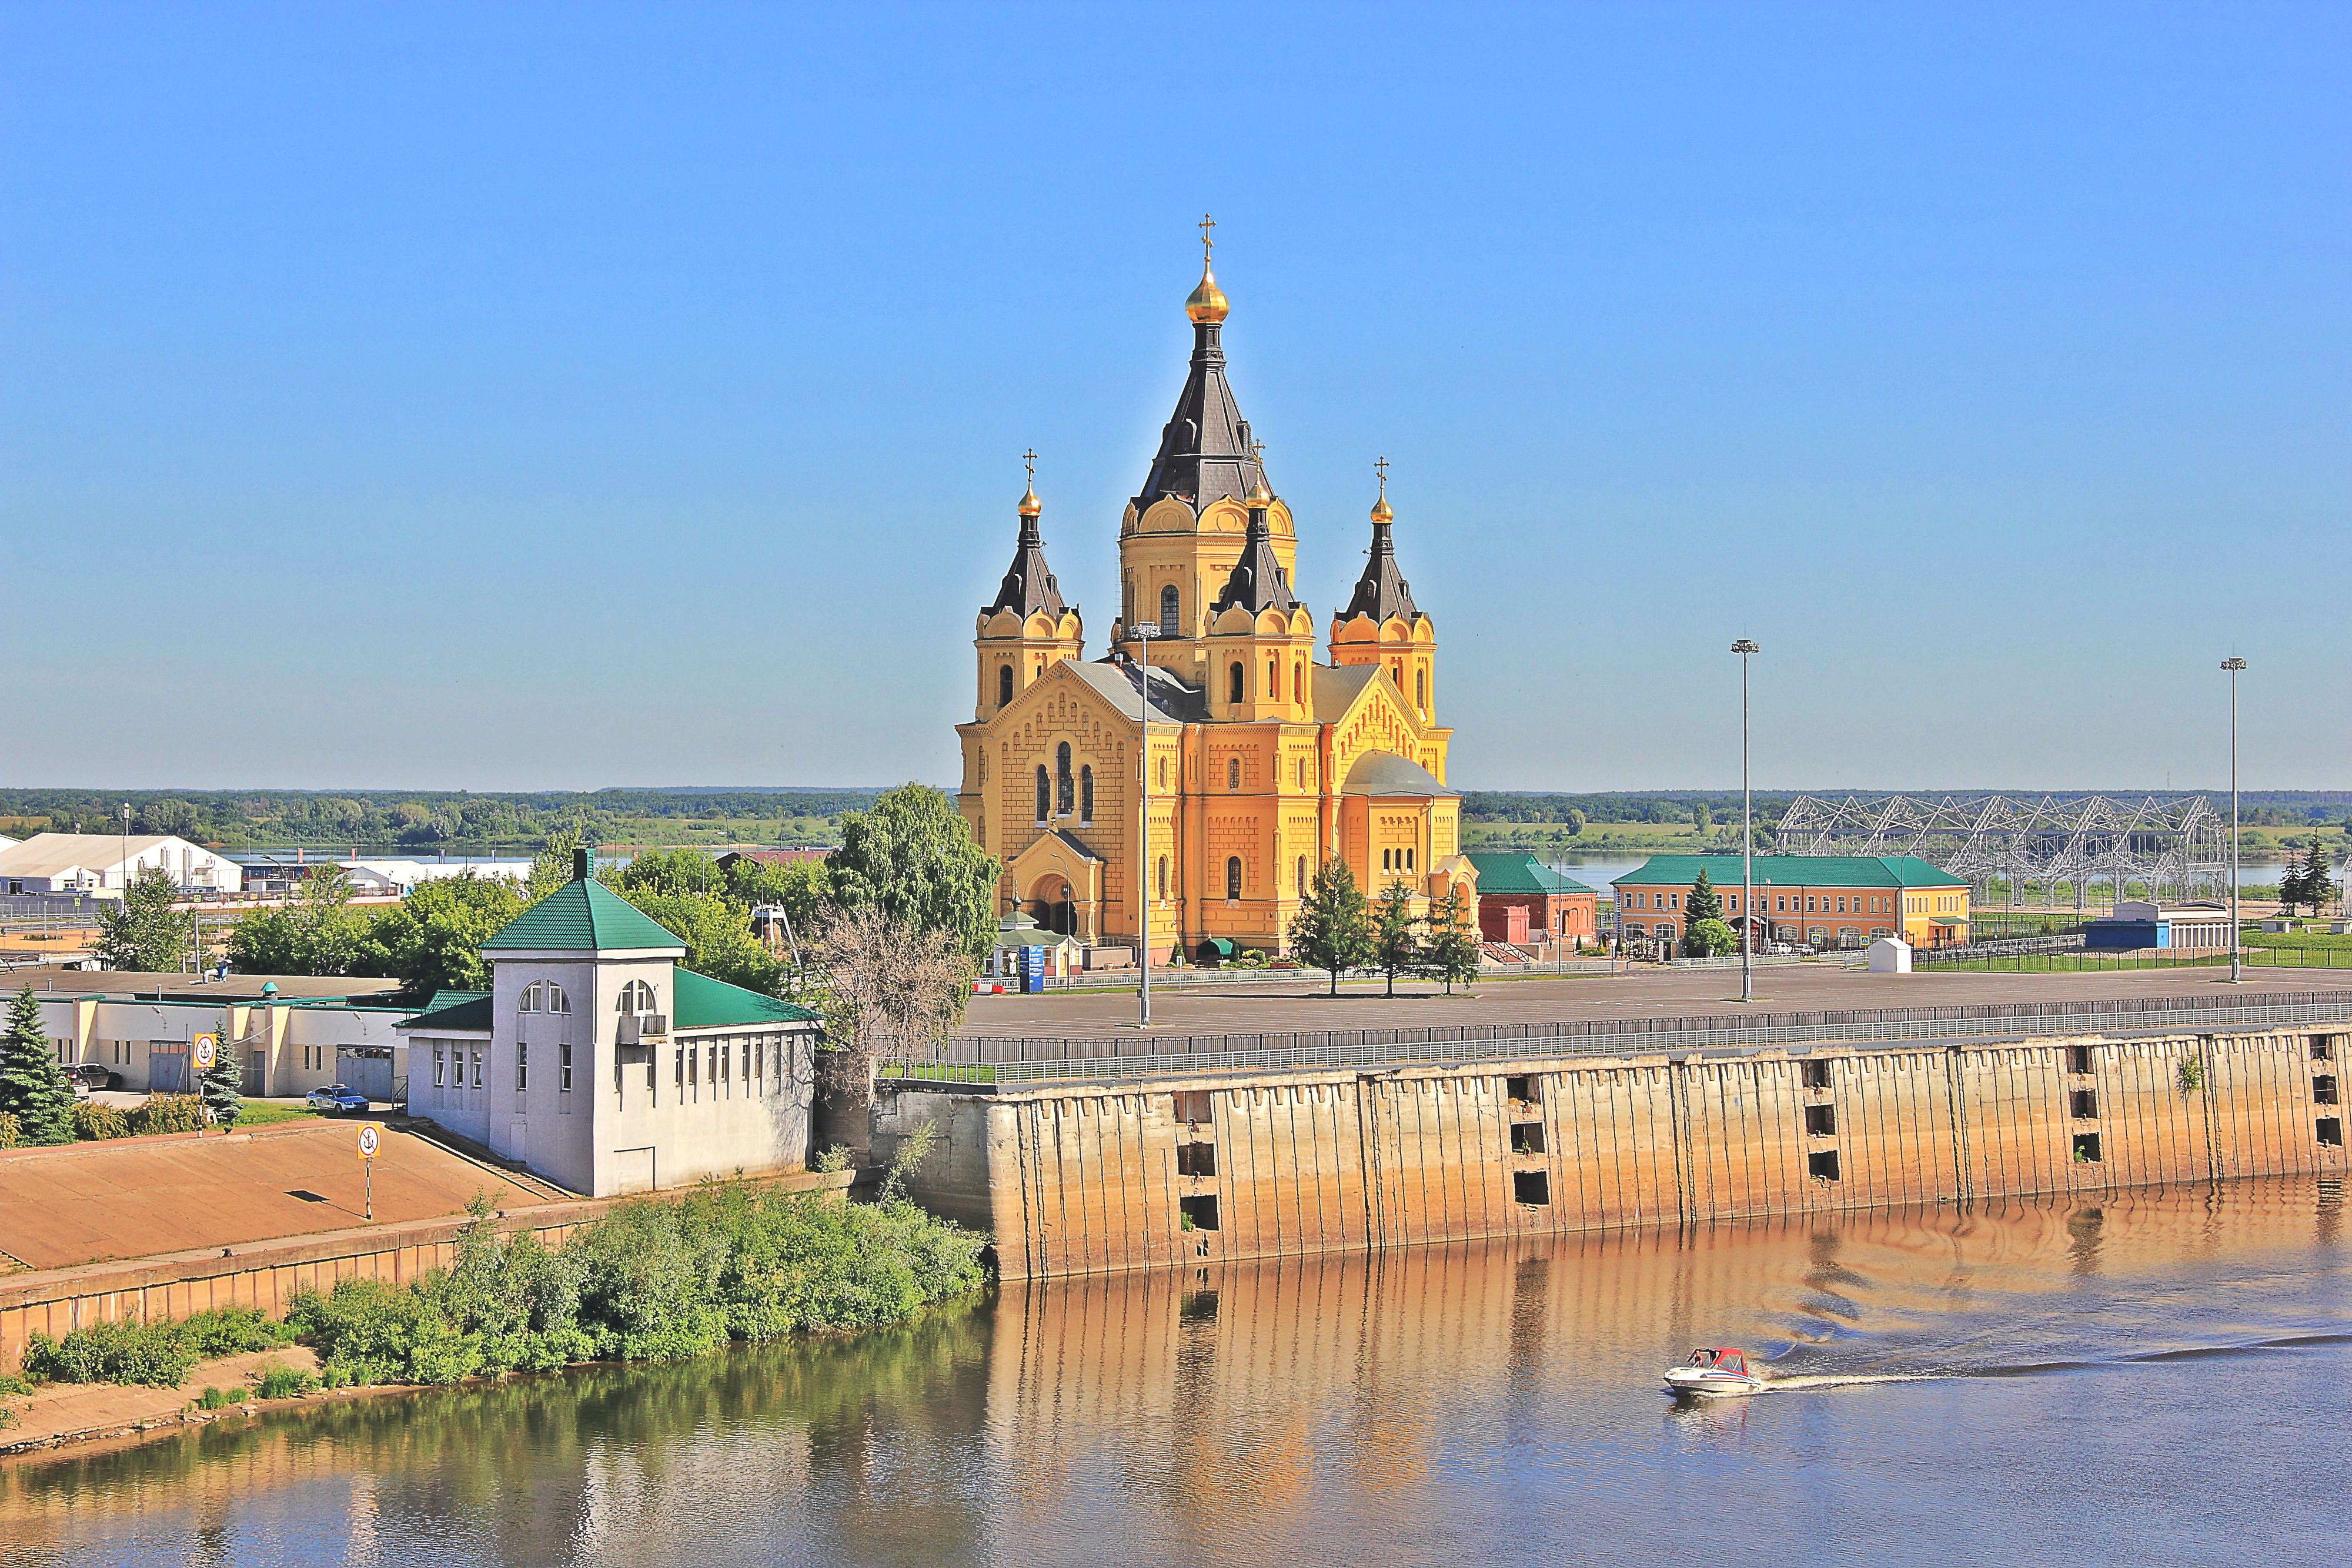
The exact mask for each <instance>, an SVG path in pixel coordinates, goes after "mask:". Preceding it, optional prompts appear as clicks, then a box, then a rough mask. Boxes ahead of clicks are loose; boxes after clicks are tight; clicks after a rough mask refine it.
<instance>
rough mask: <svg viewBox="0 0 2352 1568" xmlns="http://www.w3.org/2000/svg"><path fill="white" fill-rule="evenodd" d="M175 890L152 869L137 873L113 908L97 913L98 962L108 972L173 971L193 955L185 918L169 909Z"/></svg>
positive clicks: (191, 936) (190, 929) (190, 925)
mask: <svg viewBox="0 0 2352 1568" xmlns="http://www.w3.org/2000/svg"><path fill="white" fill-rule="evenodd" d="M178 897H179V890H178V889H176V888H174V887H173V885H172V879H171V877H169V876H168V875H166V874H165V873H163V871H162V870H160V869H159V868H157V867H154V866H146V867H142V869H141V871H140V873H139V874H138V875H137V876H136V877H134V878H132V879H131V886H130V887H129V889H127V890H126V891H125V892H124V893H123V894H122V897H121V901H120V903H119V904H117V905H116V906H115V907H113V908H102V909H100V911H99V912H98V933H99V935H98V956H100V958H102V959H104V960H105V961H106V967H108V968H110V969H132V970H143V971H150V972H152V971H160V970H173V971H176V970H178V969H179V968H180V967H182V966H183V965H184V964H185V962H186V961H187V958H188V955H189V954H190V953H191V952H192V951H193V950H194V949H193V946H192V944H193V942H194V932H195V927H194V924H193V922H192V919H191V917H190V916H188V915H182V914H179V913H178V912H176V911H174V910H173V907H172V904H173V900H174V899H176V898H178Z"/></svg>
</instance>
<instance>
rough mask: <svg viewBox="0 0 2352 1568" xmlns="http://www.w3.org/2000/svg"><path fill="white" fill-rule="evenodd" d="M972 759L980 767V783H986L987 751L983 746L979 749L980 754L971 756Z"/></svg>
mask: <svg viewBox="0 0 2352 1568" xmlns="http://www.w3.org/2000/svg"><path fill="white" fill-rule="evenodd" d="M973 760H974V761H975V762H976V763H977V764H978V765H979V768H980V781H981V782H982V783H983V784H985V783H987V782H988V752H987V751H986V750H985V749H984V748H983V749H982V751H981V753H980V755H979V756H978V757H976V758H973Z"/></svg>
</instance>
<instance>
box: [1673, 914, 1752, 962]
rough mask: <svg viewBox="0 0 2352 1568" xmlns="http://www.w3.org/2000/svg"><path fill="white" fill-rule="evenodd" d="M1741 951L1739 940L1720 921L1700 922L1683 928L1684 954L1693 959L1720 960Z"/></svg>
mask: <svg viewBox="0 0 2352 1568" xmlns="http://www.w3.org/2000/svg"><path fill="white" fill-rule="evenodd" d="M1738 951H1739V938H1738V937H1737V936H1733V935H1732V932H1731V927H1730V925H1727V924H1726V923H1725V922H1723V921H1720V920H1700V921H1696V922H1694V923H1692V924H1691V925H1686V926H1685V927H1683V953H1684V956H1686V957H1692V958H1720V957H1724V956H1727V955H1728V954H1732V953H1737V952H1738Z"/></svg>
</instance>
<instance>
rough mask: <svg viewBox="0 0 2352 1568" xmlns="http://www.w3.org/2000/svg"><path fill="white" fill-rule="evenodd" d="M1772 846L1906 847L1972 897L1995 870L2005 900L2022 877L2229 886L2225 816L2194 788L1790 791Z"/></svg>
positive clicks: (2080, 893) (2169, 892)
mask: <svg viewBox="0 0 2352 1568" xmlns="http://www.w3.org/2000/svg"><path fill="white" fill-rule="evenodd" d="M1775 847H1776V849H1777V851H1778V852H1780V853H1781V854H1801V855H1916V856H1918V857H1919V858H1920V859H1921V860H1924V861H1927V862H1930V863H1931V864H1934V865H1936V866H1937V867H1939V868H1940V869H1942V870H1944V871H1946V872H1948V873H1951V874H1952V875H1954V876H1956V877H1959V878H1962V879H1964V880H1966V881H1967V882H1968V883H1970V884H1971V886H1972V887H1973V888H1974V890H1975V900H1974V901H1975V902H1976V903H1977V904H1979V906H1981V905H1982V904H1983V901H1984V895H1985V884H1986V883H1987V882H1988V881H1989V880H1990V879H1992V878H1996V877H1998V878H2002V879H2005V880H2006V881H2007V882H2008V883H2009V886H2010V890H2011V896H2010V899H2009V900H2005V901H2004V902H2005V903H2008V902H2014V901H2015V900H2016V898H2017V896H2018V894H2019V891H2020V890H2021V888H2022V886H2023V885H2024V884H2025V883H2039V884H2040V885H2041V888H2042V897H2043V899H2045V900H2047V899H2049V898H2050V896H2051V895H2050V892H2049V890H2050V889H2052V888H2053V887H2055V886H2056V885H2057V884H2058V883H2071V884H2072V897H2071V899H2070V902H2071V903H2072V904H2074V907H2076V908H2078V909H2079V908H2081V907H2083V906H2084V901H2085V896H2086V890H2087V888H2088V886H2089V885H2090V884H2092V883H2105V882H2113V883H2116V886H2117V888H2118V889H2119V890H2120V889H2121V887H2122V886H2123V885H2124V884H2126V883H2134V882H2137V883H2144V884H2145V885H2146V886H2147V888H2149V889H2150V890H2151V891H2152V892H2153V893H2154V894H2156V896H2158V897H2159V898H2166V897H2172V898H2198V897H2224V896H2227V894H2228V893H2229V885H2230V862H2229V822H2228V821H2227V819H2225V818H2223V817H2222V816H2221V813H2220V812H2218V811H2216V810H2214V809H2213V805H2212V802H2211V801H2210V800H2207V799H2206V798H2205V797H2204V796H2202V795H2147V796H2142V797H2138V798H2132V799H2125V798H2117V797H2111V796H2106V795H2042V796H2038V797H2027V796H2021V795H1945V796H1940V797H1932V798H1931V797H1927V796H1919V795H1848V796H1846V797H1844V798H1843V800H1826V799H1822V798H1821V797H1818V796H1813V795H1800V796H1798V797H1797V799H1796V800H1793V801H1791V802H1790V806H1789V809H1788V810H1787V811H1786V812H1785V813H1783V814H1782V816H1781V818H1780V830H1779V836H1778V839H1777V841H1776V845H1775Z"/></svg>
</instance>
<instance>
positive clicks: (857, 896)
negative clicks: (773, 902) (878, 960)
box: [656, 784, 1003, 963]
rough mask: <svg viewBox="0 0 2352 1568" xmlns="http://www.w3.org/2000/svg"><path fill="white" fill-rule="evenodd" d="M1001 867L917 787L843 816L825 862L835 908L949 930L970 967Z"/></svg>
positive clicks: (983, 938)
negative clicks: (837, 839)
mask: <svg viewBox="0 0 2352 1568" xmlns="http://www.w3.org/2000/svg"><path fill="white" fill-rule="evenodd" d="M825 871H826V873H827V875H828V876H829V878H830V879H831V881H832V883H833V901H834V902H835V904H839V905H841V907H843V908H844V909H862V908H867V907H872V908H876V909H879V910H881V911H882V912H883V913H884V914H886V915H892V916H895V917H896V918H897V919H898V920H899V921H901V922H903V923H904V924H906V925H910V926H913V927H915V928H916V929H918V930H924V931H944V932H947V933H948V934H949V935H950V936H953V937H954V938H955V940H956V944H957V946H960V947H961V948H962V949H963V951H964V953H965V955H966V956H969V957H970V958H971V959H972V960H973V961H974V962H975V963H976V962H978V961H979V960H980V959H981V958H982V957H984V956H986V955H987V953H988V950H989V947H990V946H992V944H993V943H994V942H995V940H996V882H997V878H998V876H999V875H1001V874H1002V873H1003V866H1002V865H1001V864H1000V863H999V862H998V861H997V859H996V857H995V856H994V855H992V854H990V853H988V852H986V851H984V850H982V848H981V847H980V846H979V845H978V844H976V843H974V842H972V838H971V826H970V825H969V824H968V823H966V822H965V821H964V820H963V816H962V814H961V812H959V811H958V810H956V809H955V802H954V801H952V800H949V799H948V797H947V796H945V795H943V794H941V793H940V791H939V790H937V789H931V788H930V787H929V786H928V785H923V784H906V785H901V786H900V787H899V788H898V789H890V790H886V791H885V792H884V793H883V794H882V796H881V797H880V798H879V799H878V800H876V801H875V802H874V809H873V810H870V811H852V812H850V813H849V814H848V815H847V816H845V817H844V818H843V819H842V820H841V848H839V849H837V850H835V851H834V852H833V853H832V854H830V855H828V856H827V857H825ZM656 918H658V916H656Z"/></svg>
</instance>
